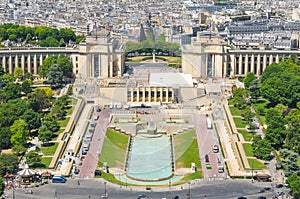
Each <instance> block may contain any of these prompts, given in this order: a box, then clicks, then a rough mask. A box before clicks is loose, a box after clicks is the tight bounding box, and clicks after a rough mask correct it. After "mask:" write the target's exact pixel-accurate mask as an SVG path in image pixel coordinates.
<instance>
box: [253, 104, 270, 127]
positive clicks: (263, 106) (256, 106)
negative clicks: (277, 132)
mask: <svg viewBox="0 0 300 199" xmlns="http://www.w3.org/2000/svg"><path fill="white" fill-rule="evenodd" d="M268 104H269V102H268V101H266V100H258V101H257V102H252V106H253V107H254V109H255V111H256V113H257V114H258V117H259V120H260V122H261V123H262V124H266V117H265V115H264V114H263V115H261V114H259V111H258V110H259V109H262V110H264V112H266V111H267V109H268V108H267V106H268Z"/></svg>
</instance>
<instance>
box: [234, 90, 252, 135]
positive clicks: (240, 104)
mask: <svg viewBox="0 0 300 199" xmlns="http://www.w3.org/2000/svg"><path fill="white" fill-rule="evenodd" d="M232 94H233V99H232V101H233V104H234V106H235V107H237V108H238V109H239V110H240V111H241V115H242V117H243V120H244V121H245V122H246V124H247V125H248V127H249V128H248V129H249V130H254V129H255V126H254V125H253V123H252V122H253V117H254V116H255V114H254V113H253V112H252V111H251V109H250V106H249V104H250V99H249V97H250V94H249V91H248V90H246V89H244V88H237V89H235V90H233V93H232Z"/></svg>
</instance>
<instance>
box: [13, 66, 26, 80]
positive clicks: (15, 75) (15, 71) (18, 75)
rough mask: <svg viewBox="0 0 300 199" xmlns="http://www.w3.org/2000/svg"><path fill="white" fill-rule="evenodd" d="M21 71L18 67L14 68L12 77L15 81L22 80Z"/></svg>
mask: <svg viewBox="0 0 300 199" xmlns="http://www.w3.org/2000/svg"><path fill="white" fill-rule="evenodd" d="M23 72H24V71H23V69H22V68H20V67H16V68H15V70H14V77H15V78H16V79H22V77H23Z"/></svg>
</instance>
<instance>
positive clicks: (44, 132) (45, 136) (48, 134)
mask: <svg viewBox="0 0 300 199" xmlns="http://www.w3.org/2000/svg"><path fill="white" fill-rule="evenodd" d="M52 135H53V132H52V131H51V130H50V129H49V128H48V127H47V126H41V127H40V128H39V134H38V138H39V140H40V141H42V142H43V143H46V144H48V143H49V142H50V141H51V139H52Z"/></svg>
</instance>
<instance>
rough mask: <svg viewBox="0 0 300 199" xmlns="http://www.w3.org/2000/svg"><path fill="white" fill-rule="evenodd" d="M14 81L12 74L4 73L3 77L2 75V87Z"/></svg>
mask: <svg viewBox="0 0 300 199" xmlns="http://www.w3.org/2000/svg"><path fill="white" fill-rule="evenodd" d="M15 80H16V79H15V77H14V76H13V75H12V74H9V73H5V74H4V75H2V83H3V86H5V85H6V84H8V83H13V82H14V81H15Z"/></svg>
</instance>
